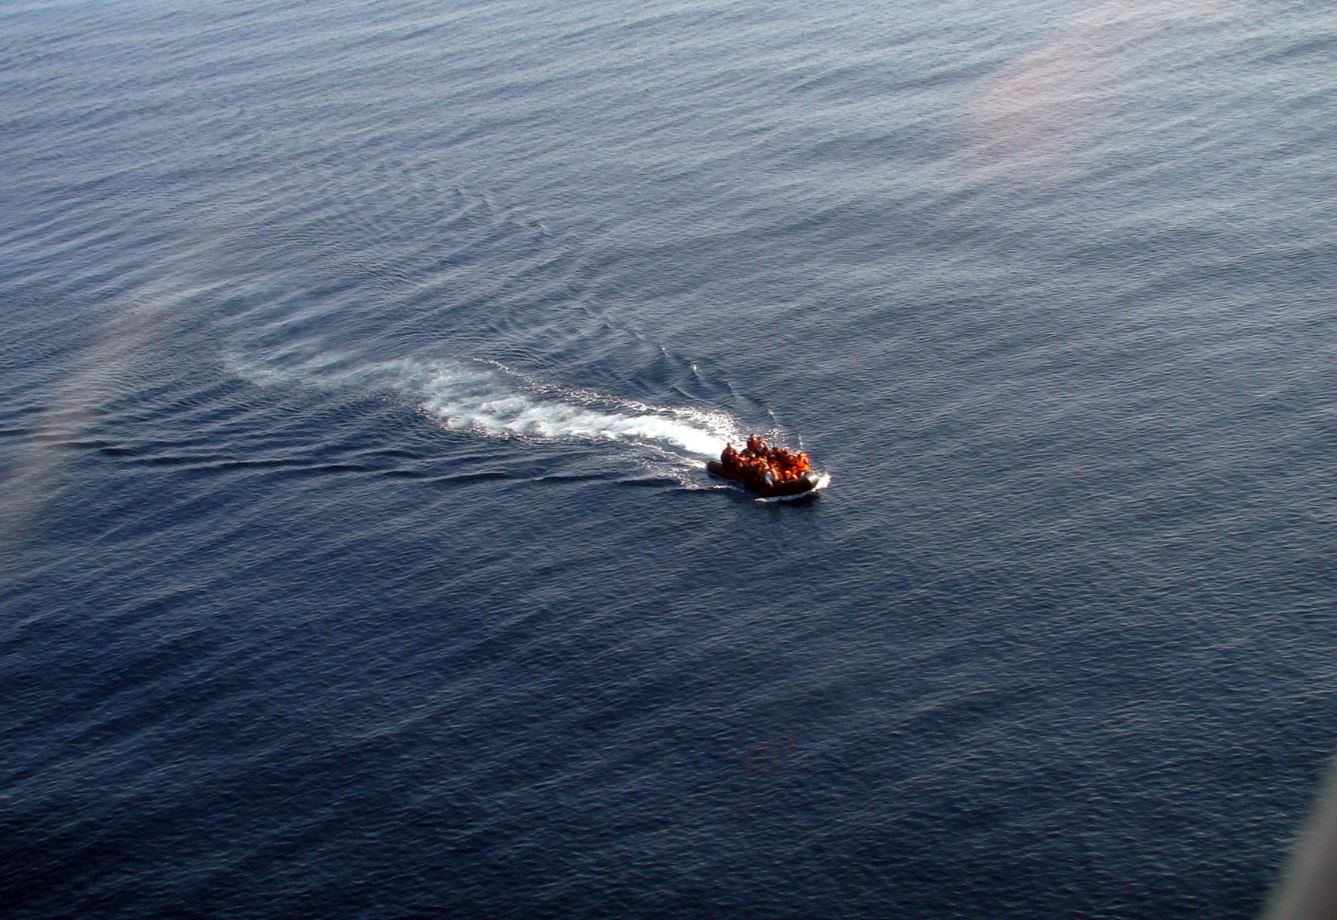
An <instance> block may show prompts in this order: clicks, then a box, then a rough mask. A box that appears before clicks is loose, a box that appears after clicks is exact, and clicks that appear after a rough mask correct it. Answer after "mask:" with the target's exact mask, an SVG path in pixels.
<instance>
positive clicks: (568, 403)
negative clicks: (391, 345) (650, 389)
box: [228, 353, 741, 457]
mask: <svg viewBox="0 0 1337 920" xmlns="http://www.w3.org/2000/svg"><path fill="white" fill-rule="evenodd" d="M294 358H295V359H296V360H294ZM228 363H229V364H230V365H231V366H232V368H233V369H234V370H235V371H236V372H237V373H238V374H239V375H240V376H242V377H244V378H246V379H248V380H250V381H252V382H253V383H258V384H261V385H267V384H274V383H291V382H302V383H307V384H311V385H316V386H333V387H341V388H342V387H348V386H353V387H358V388H363V389H369V390H373V391H381V392H393V393H396V394H398V395H400V396H403V397H404V398H406V399H409V400H410V401H412V402H413V403H414V404H416V405H417V406H418V407H419V408H420V409H421V410H422V411H423V412H424V413H425V414H427V415H428V416H430V417H432V418H434V419H437V420H439V421H440V422H441V423H442V424H443V425H445V426H446V427H447V428H450V429H452V430H456V431H472V432H476V433H478V434H481V435H484V436H492V437H530V438H554V439H571V440H581V441H617V442H625V443H630V444H640V445H644V446H649V447H655V448H660V449H664V450H668V451H672V452H686V453H688V454H694V455H698V456H702V457H713V456H717V455H718V454H719V452H720V450H721V449H722V448H723V447H724V444H725V442H726V441H729V440H735V441H736V440H739V435H738V432H739V431H740V430H741V428H740V426H739V425H738V424H737V423H736V421H735V420H734V419H733V418H732V417H731V416H729V415H727V414H726V413H723V412H700V411H695V410H689V409H679V408H665V407H657V406H651V405H647V404H645V403H639V402H633V401H630V400H623V399H618V398H616V397H610V396H605V395H601V394H597V393H591V392H588V391H583V390H574V389H566V388H560V387H554V386H549V385H543V384H539V383H536V382H534V381H532V380H529V379H527V378H525V377H523V376H522V375H520V374H517V373H515V372H513V371H511V370H509V369H508V368H506V367H504V366H502V365H499V364H483V363H469V362H456V361H443V360H423V359H417V358H404V359H400V360H396V361H385V362H378V363H373V364H362V365H355V364H352V363H350V362H349V361H348V360H347V359H346V358H345V357H342V356H339V355H331V354H328V353H326V354H322V355H314V356H310V357H307V358H300V357H297V356H295V355H292V354H289V355H285V356H282V357H280V358H279V359H278V361H276V362H273V363H269V364H261V365H255V364H251V363H248V362H246V361H244V360H241V359H239V358H237V357H235V356H234V357H232V358H230V359H229V362H228Z"/></svg>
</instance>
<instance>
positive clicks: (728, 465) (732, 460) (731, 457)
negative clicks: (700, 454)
mask: <svg viewBox="0 0 1337 920" xmlns="http://www.w3.org/2000/svg"><path fill="white" fill-rule="evenodd" d="M738 461H739V457H738V451H736V450H734V449H733V444H732V443H729V444H725V445H724V450H723V451H721V452H720V463H721V464H723V465H724V468H725V469H726V470H735V469H737V468H738Z"/></svg>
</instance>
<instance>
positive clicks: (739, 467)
mask: <svg viewBox="0 0 1337 920" xmlns="http://www.w3.org/2000/svg"><path fill="white" fill-rule="evenodd" d="M720 464H721V465H722V466H723V467H724V468H725V470H727V471H729V472H730V473H734V474H737V475H739V476H742V477H743V478H747V479H754V478H755V479H759V480H761V481H762V482H765V483H767V484H768V485H769V484H772V483H777V482H793V481H794V480H796V479H798V478H799V477H801V476H802V475H803V474H804V473H806V472H808V470H810V469H812V467H811V466H809V464H808V455H807V454H805V453H803V451H798V452H797V453H795V452H794V451H790V450H785V449H784V448H783V447H771V446H770V445H768V444H767V443H766V442H765V441H764V440H762V439H761V438H759V437H758V436H757V435H755V434H754V435H749V436H748V439H747V446H746V447H745V448H743V449H742V450H734V446H733V445H732V444H726V445H725V446H724V451H723V452H722V453H721V454H720Z"/></svg>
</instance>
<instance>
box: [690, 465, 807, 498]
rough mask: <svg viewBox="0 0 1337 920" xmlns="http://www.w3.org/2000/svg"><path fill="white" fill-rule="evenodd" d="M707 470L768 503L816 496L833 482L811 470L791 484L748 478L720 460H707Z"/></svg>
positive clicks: (791, 481)
mask: <svg viewBox="0 0 1337 920" xmlns="http://www.w3.org/2000/svg"><path fill="white" fill-rule="evenodd" d="M706 470H707V471H708V472H709V473H710V475H712V476H718V477H720V478H721V479H727V480H729V481H730V482H732V483H736V484H738V485H740V486H742V487H743V488H745V489H747V490H748V491H749V492H751V493H753V494H754V495H756V496H758V497H760V498H764V499H767V500H768V501H786V500H793V499H796V498H804V497H806V496H809V495H816V494H817V493H818V492H820V491H821V490H822V489H825V488H826V486H827V483H829V482H830V481H831V476H830V474H828V473H819V472H817V471H816V470H809V471H808V472H806V473H804V474H803V475H802V476H799V477H798V478H797V479H793V480H790V481H789V482H767V481H766V480H765V478H763V477H760V476H747V475H745V474H744V473H743V471H742V470H737V469H726V468H725V466H724V464H723V463H721V462H720V461H718V460H707V461H706Z"/></svg>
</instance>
